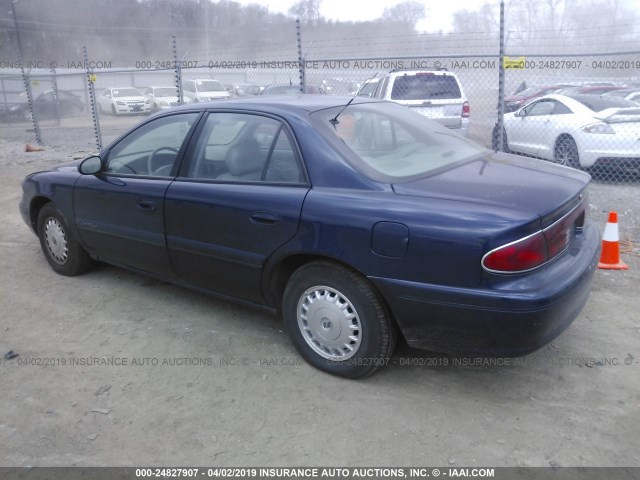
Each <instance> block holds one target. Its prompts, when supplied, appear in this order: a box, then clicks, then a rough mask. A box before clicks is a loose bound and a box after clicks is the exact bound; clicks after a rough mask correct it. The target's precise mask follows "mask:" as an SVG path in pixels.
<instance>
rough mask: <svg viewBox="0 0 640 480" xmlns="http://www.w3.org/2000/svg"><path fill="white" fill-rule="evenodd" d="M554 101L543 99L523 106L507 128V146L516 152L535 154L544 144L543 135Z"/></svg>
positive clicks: (547, 126) (546, 128)
mask: <svg viewBox="0 0 640 480" xmlns="http://www.w3.org/2000/svg"><path fill="white" fill-rule="evenodd" d="M554 105H555V102H554V101H553V100H548V99H543V100H539V101H537V102H535V103H532V104H530V105H529V106H527V107H525V108H523V109H522V110H520V111H519V112H518V115H517V116H516V117H514V118H513V119H512V120H511V122H510V124H509V126H510V128H508V129H507V137H508V140H509V148H511V149H512V150H515V151H517V152H522V153H527V154H529V155H537V154H538V153H539V151H540V147H541V146H542V145H543V144H544V141H543V137H544V135H545V132H546V131H547V130H548V128H549V125H548V124H549V120H550V115H551V112H552V111H553V108H554Z"/></svg>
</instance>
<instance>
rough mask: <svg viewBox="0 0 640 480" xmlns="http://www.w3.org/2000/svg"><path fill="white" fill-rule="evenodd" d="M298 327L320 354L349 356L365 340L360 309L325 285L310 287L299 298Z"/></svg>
mask: <svg viewBox="0 0 640 480" xmlns="http://www.w3.org/2000/svg"><path fill="white" fill-rule="evenodd" d="M297 316H298V327H299V328H300V331H301V332H302V336H303V337H304V339H305V340H306V342H307V343H308V344H309V346H310V347H311V348H312V349H313V350H314V351H315V352H316V353H317V354H318V355H320V356H321V357H324V358H327V359H330V360H347V359H348V358H351V357H353V356H354V355H355V354H356V353H357V351H358V348H360V343H361V342H362V326H361V324H360V317H359V316H358V312H356V309H355V308H354V306H353V305H352V304H351V302H350V301H349V299H348V298H347V297H345V296H344V295H343V294H341V293H340V292H339V291H337V290H335V289H333V288H330V287H324V286H316V287H311V288H309V289H307V291H306V292H304V293H303V294H302V296H301V297H300V300H299V301H298V310H297Z"/></svg>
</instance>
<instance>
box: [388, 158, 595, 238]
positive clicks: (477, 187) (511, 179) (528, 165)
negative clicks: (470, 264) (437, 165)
mask: <svg viewBox="0 0 640 480" xmlns="http://www.w3.org/2000/svg"><path fill="white" fill-rule="evenodd" d="M589 180H590V176H589V175H587V174H586V173H584V172H580V171H578V170H574V169H571V168H567V167H560V166H557V165H553V164H549V163H547V162H544V161H541V160H533V159H527V158H522V157H517V156H515V155H509V154H504V153H496V154H493V155H487V156H483V157H479V158H477V159H474V160H471V161H468V162H464V163H461V164H458V165H457V166H454V167H453V168H450V169H447V170H445V171H440V172H436V173H435V174H433V175H430V176H428V177H425V178H422V179H418V180H414V181H410V182H406V183H396V184H393V189H394V191H395V193H396V194H398V195H408V196H416V197H428V198H439V199H446V200H452V201H461V202H469V203H475V204H484V205H493V206H496V207H500V208H510V209H516V210H519V211H523V212H528V213H530V214H534V215H537V216H538V217H540V219H541V228H545V227H546V226H548V225H550V224H551V223H553V222H554V221H555V220H556V219H557V218H559V217H560V216H562V215H564V213H566V212H567V211H569V210H570V209H572V208H573V207H574V206H575V205H576V204H577V203H579V201H580V200H581V198H582V195H583V191H584V189H585V187H586V185H587V184H588V183H589Z"/></svg>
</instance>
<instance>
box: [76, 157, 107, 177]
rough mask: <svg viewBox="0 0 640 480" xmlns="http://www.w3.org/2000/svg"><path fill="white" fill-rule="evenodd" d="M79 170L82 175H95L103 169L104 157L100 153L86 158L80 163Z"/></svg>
mask: <svg viewBox="0 0 640 480" xmlns="http://www.w3.org/2000/svg"><path fill="white" fill-rule="evenodd" d="M78 171H79V172H80V173H81V174H82V175H95V174H96V173H100V171H102V158H100V157H99V156H98V155H93V156H91V157H87V158H85V159H84V160H83V161H82V162H81V163H80V165H78Z"/></svg>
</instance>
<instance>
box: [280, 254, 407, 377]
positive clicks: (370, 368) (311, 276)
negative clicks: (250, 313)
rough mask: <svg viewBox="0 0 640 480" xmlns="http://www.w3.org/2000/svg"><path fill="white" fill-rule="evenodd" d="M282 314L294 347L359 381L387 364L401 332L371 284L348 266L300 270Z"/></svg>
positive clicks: (332, 370)
mask: <svg viewBox="0 0 640 480" xmlns="http://www.w3.org/2000/svg"><path fill="white" fill-rule="evenodd" d="M282 309H283V316H284V322H285V326H286V329H287V332H288V334H289V336H290V337H291V340H292V341H293V344H294V345H295V347H296V348H297V350H298V351H299V352H300V354H301V355H302V356H303V357H304V359H305V360H306V361H307V362H309V363H310V364H311V365H313V366H315V367H316V368H319V369H320V370H324V371H326V372H329V373H332V374H335V375H339V376H342V377H347V378H360V377H365V376H367V375H370V374H371V373H373V372H374V371H376V370H377V369H378V368H380V367H382V366H384V365H386V364H387V363H388V362H389V358H390V356H391V354H392V352H393V349H394V347H395V343H396V338H397V327H396V325H395V323H394V321H393V320H392V319H391V317H390V315H389V313H388V311H387V308H386V306H385V305H384V302H383V301H382V299H381V298H380V297H379V295H378V293H377V292H376V291H375V290H374V289H373V287H372V286H371V285H370V283H369V282H368V281H367V280H366V279H365V278H363V277H362V276H360V275H358V274H357V273H355V272H353V271H352V270H350V269H348V268H346V267H343V266H341V265H337V264H333V263H330V262H324V261H320V262H314V263H309V264H307V265H305V266H303V267H301V268H300V269H299V270H297V271H296V272H295V273H294V274H293V275H292V276H291V278H290V279H289V281H288V283H287V286H286V289H285V292H284V298H283V306H282Z"/></svg>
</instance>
